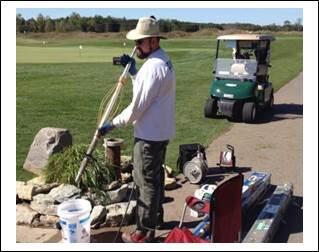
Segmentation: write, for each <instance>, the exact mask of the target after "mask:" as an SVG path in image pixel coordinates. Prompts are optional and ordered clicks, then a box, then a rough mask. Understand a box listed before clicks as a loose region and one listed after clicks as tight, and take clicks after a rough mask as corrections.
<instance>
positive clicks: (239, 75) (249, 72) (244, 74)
mask: <svg viewBox="0 0 319 252" xmlns="http://www.w3.org/2000/svg"><path fill="white" fill-rule="evenodd" d="M256 71H257V61H256V60H255V59H223V58H218V59H216V67H215V77H216V78H220V79H242V80H244V79H245V80H253V81H254V80H255V79H256Z"/></svg>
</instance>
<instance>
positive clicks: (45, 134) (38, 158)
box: [23, 128, 72, 175]
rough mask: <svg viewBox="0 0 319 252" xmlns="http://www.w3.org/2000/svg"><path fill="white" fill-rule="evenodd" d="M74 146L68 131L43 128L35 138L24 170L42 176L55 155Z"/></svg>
mask: <svg viewBox="0 0 319 252" xmlns="http://www.w3.org/2000/svg"><path fill="white" fill-rule="evenodd" d="M70 145H72V135H71V134H70V132H69V131H68V130H67V129H60V128H42V129H41V130H40V131H39V132H38V133H37V134H36V136H35V138H34V140H33V143H32V145H31V147H30V150H29V153H28V156H27V158H26V160H25V162H24V165H23V168H24V169H26V170H28V171H30V172H33V173H35V174H38V175H40V173H41V171H42V169H43V168H44V167H45V166H46V164H47V163H48V159H49V157H50V156H52V155H53V154H54V153H57V152H61V151H62V150H63V149H64V148H65V147H68V146H70Z"/></svg>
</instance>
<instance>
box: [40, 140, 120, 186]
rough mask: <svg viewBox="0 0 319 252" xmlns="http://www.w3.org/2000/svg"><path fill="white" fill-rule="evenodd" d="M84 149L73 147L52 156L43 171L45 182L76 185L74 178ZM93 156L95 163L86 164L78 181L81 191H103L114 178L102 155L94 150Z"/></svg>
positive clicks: (82, 146)
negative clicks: (89, 189) (90, 189)
mask: <svg viewBox="0 0 319 252" xmlns="http://www.w3.org/2000/svg"><path fill="white" fill-rule="evenodd" d="M86 149H87V146H86V145H73V146H71V147H69V148H66V149H65V150H64V151H63V152H62V153H56V154H54V155H52V156H51V157H50V159H49V162H48V164H47V166H46V167H45V169H44V176H45V180H46V182H47V183H52V182H58V183H67V184H73V185H77V184H76V183H75V178H76V175H77V173H78V171H79V168H80V164H81V161H82V160H83V158H84V155H85V152H86ZM93 156H94V159H95V160H96V161H89V162H88V164H87V167H86V169H85V170H84V172H83V174H82V176H81V179H80V188H81V189H83V190H87V189H88V188H95V189H102V190H103V189H104V188H105V186H106V185H107V184H109V183H110V182H111V181H113V180H114V178H115V174H114V171H113V169H112V167H111V165H110V164H109V163H108V162H106V161H105V157H104V153H103V152H102V151H100V150H98V149H96V150H95V151H94V154H93Z"/></svg>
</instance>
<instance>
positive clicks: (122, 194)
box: [106, 184, 128, 204]
mask: <svg viewBox="0 0 319 252" xmlns="http://www.w3.org/2000/svg"><path fill="white" fill-rule="evenodd" d="M127 191H128V185H127V184H124V185H122V186H121V187H120V188H119V189H117V190H112V191H107V192H106V193H107V194H108V195H109V197H110V200H111V204H113V203H118V202H121V201H123V200H125V199H126V195H127Z"/></svg>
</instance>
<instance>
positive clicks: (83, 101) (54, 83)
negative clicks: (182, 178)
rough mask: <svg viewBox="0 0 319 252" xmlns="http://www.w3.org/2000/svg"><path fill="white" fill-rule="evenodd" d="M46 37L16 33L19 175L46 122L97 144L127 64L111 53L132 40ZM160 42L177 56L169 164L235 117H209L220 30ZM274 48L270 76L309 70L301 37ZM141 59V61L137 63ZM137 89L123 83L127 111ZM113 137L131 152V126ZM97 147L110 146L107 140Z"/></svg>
mask: <svg viewBox="0 0 319 252" xmlns="http://www.w3.org/2000/svg"><path fill="white" fill-rule="evenodd" d="M43 41H44V40H43V39H23V38H18V39H17V68H16V71H17V72H16V80H17V82H16V85H17V88H16V105H17V107H16V112H17V113H16V114H17V122H16V124H17V125H16V127H17V133H16V134H17V136H16V137H17V138H16V139H17V150H16V158H17V166H16V171H17V180H27V179H29V178H31V177H32V176H33V174H31V173H28V172H27V171H25V170H24V169H23V168H22V166H23V163H24V160H25V158H26V156H27V153H28V150H29V147H30V145H31V143H32V141H33V139H34V136H35V135H36V133H37V132H38V131H39V130H40V129H41V128H43V127H58V128H67V129H69V130H70V132H71V134H72V136H73V144H80V143H84V144H87V145H88V144H89V143H90V141H91V139H92V136H93V133H94V131H95V129H96V125H97V124H96V118H97V113H98V109H99V105H100V102H101V100H102V98H103V96H104V95H105V93H106V92H107V91H108V90H109V89H110V88H111V87H113V86H114V84H115V83H116V81H117V79H118V77H119V76H120V74H121V73H122V67H120V66H113V65H112V57H114V56H119V55H121V54H123V53H130V51H131V49H132V47H133V44H132V43H131V42H129V41H125V42H126V46H125V47H124V46H123V39H105V40H101V39H100V38H99V39H94V38H91V39H86V40H75V39H73V38H69V39H63V40H54V41H50V40H49V39H47V40H46V43H45V44H43ZM80 44H81V45H82V48H83V49H82V51H81V52H80V49H79V45H80ZM161 45H162V47H163V48H164V49H165V50H166V51H167V52H168V54H169V55H170V57H171V59H172V62H173V64H174V68H175V71H176V76H177V87H176V131H177V132H176V137H175V138H174V139H173V140H172V141H171V143H170V144H169V147H168V153H167V164H168V165H169V166H171V167H172V168H175V166H176V160H177V156H178V146H179V145H180V144H185V143H195V142H198V143H202V144H204V145H208V144H209V143H211V142H212V140H213V139H214V138H216V137H217V136H218V135H219V134H221V132H223V131H226V130H227V129H228V128H229V126H230V125H231V123H230V122H229V121H228V120H226V119H218V120H217V119H206V118H204V116H203V107H204V104H205V100H206V99H207V97H208V95H209V94H208V91H209V86H210V83H211V81H212V79H213V76H212V66H213V61H214V56H215V47H216V40H215V39H214V38H213V37H212V38H209V37H202V38H200V37H198V38H193V37H192V38H176V39H169V40H163V41H162V42H161ZM272 49H273V51H272V63H271V64H272V68H271V72H270V74H271V77H270V78H271V80H272V82H273V84H274V87H275V89H276V90H277V89H279V88H280V87H281V86H282V85H284V84H285V83H286V82H287V81H289V80H290V79H292V78H294V77H295V76H296V75H297V74H298V73H299V72H300V71H301V70H302V36H295V37H291V36H281V37H279V39H278V40H277V41H275V42H274V43H273V46H272ZM141 64H142V61H138V64H137V65H138V67H139V66H141ZM131 95H132V93H131V84H130V83H128V85H127V86H126V87H125V88H124V89H123V95H122V102H121V107H120V110H121V109H123V108H125V106H127V105H128V104H129V102H130V100H131ZM109 137H121V138H124V139H125V145H124V146H123V148H122V154H126V155H131V154H132V145H133V128H132V126H128V127H127V128H124V129H116V130H114V131H112V132H111V134H110V135H109ZM230 144H231V143H230ZM98 148H103V147H102V144H100V145H99V146H98ZM217 159H218V157H216V160H217Z"/></svg>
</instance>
